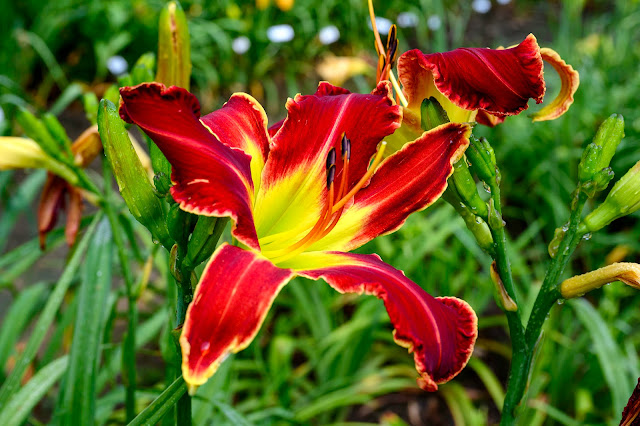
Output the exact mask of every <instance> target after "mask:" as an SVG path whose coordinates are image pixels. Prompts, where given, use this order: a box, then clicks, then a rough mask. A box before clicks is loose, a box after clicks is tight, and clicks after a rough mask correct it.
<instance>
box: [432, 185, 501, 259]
mask: <svg viewBox="0 0 640 426" xmlns="http://www.w3.org/2000/svg"><path fill="white" fill-rule="evenodd" d="M442 198H443V199H444V200H445V201H446V202H447V203H449V204H451V205H452V206H453V208H454V209H455V211H456V212H457V213H458V214H459V215H460V217H461V218H462V220H464V223H465V225H466V226H467V229H468V230H469V231H471V233H472V234H473V236H474V237H475V239H476V241H477V242H478V245H479V246H480V248H481V249H482V250H484V251H485V252H486V253H488V254H489V255H493V254H494V247H493V237H492V236H491V230H490V229H489V225H487V222H485V221H484V220H483V219H482V218H481V217H480V216H476V215H475V214H474V213H473V212H472V211H471V209H470V208H469V207H467V205H465V204H464V203H463V202H462V200H461V199H460V197H459V196H458V194H457V193H456V192H455V190H453V189H452V188H451V187H448V188H447V189H446V190H445V191H444V193H443V194H442Z"/></svg>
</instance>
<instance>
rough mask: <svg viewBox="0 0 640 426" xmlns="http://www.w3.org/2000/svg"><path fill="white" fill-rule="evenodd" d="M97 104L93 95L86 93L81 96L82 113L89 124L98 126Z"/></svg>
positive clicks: (96, 99)
mask: <svg viewBox="0 0 640 426" xmlns="http://www.w3.org/2000/svg"><path fill="white" fill-rule="evenodd" d="M98 103H99V101H98V97H97V96H96V94H95V93H93V92H87V93H85V94H84V95H82V105H83V106H84V113H85V114H86V116H87V120H89V122H90V123H91V124H98Z"/></svg>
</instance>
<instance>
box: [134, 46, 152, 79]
mask: <svg viewBox="0 0 640 426" xmlns="http://www.w3.org/2000/svg"><path fill="white" fill-rule="evenodd" d="M155 67H156V55H154V54H153V53H151V52H149V53H145V54H144V55H142V56H140V58H138V60H137V61H136V64H135V65H134V66H133V69H132V70H131V79H132V80H133V84H140V83H145V82H147V81H153V70H154V69H155Z"/></svg>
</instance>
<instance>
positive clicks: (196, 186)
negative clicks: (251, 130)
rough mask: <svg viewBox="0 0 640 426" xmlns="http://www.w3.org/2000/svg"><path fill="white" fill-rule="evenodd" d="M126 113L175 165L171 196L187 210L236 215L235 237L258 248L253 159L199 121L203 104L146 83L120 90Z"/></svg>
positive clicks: (178, 90) (176, 91)
mask: <svg viewBox="0 0 640 426" xmlns="http://www.w3.org/2000/svg"><path fill="white" fill-rule="evenodd" d="M120 95H121V96H122V101H121V106H120V115H121V117H122V118H123V120H125V121H127V122H129V123H135V124H137V125H138V126H140V127H141V128H142V129H143V130H144V131H145V133H147V134H148V135H149V137H151V139H153V141H154V142H155V143H156V144H157V145H158V147H159V148H160V150H162V152H163V153H164V155H165V156H166V157H167V159H168V160H169V162H170V163H171V165H172V166H173V173H172V177H171V178H172V180H173V181H174V183H175V185H174V186H173V187H172V188H171V195H173V198H174V199H175V200H176V201H177V202H179V203H180V207H181V208H182V209H184V210H186V211H189V212H192V213H197V214H201V215H206V216H230V217H231V218H232V219H233V220H234V222H235V224H236V226H235V228H234V230H233V235H234V236H235V237H236V238H237V239H238V240H240V241H242V243H244V244H246V245H247V246H249V247H251V248H254V249H258V248H259V245H258V239H257V236H256V231H255V226H254V224H253V213H252V200H253V183H252V179H251V169H250V161H251V159H250V157H249V156H248V155H247V154H244V153H243V152H241V151H239V150H237V149H232V148H229V147H228V146H226V145H224V144H222V143H221V142H220V141H219V140H218V139H217V138H216V137H215V136H214V135H212V134H211V132H209V131H208V130H207V129H206V127H204V126H203V125H202V123H201V122H200V121H199V119H198V118H199V114H200V105H199V104H198V100H197V99H196V98H195V96H193V95H192V94H191V93H189V92H187V91H186V90H184V89H181V88H179V87H176V86H172V87H170V88H168V89H167V88H165V87H164V86H163V85H161V84H158V83H145V84H141V85H138V86H135V87H124V88H122V89H120Z"/></svg>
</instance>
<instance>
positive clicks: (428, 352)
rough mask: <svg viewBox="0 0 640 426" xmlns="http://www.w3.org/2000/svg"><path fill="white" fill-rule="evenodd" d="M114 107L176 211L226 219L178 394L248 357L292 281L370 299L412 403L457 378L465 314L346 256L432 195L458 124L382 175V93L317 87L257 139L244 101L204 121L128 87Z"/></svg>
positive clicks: (456, 144)
mask: <svg viewBox="0 0 640 426" xmlns="http://www.w3.org/2000/svg"><path fill="white" fill-rule="evenodd" d="M121 95H122V102H121V107H120V115H121V116H122V118H123V119H124V120H125V121H127V122H130V123H136V124H137V125H138V126H140V127H141V128H142V129H143V130H144V131H145V132H146V133H147V134H148V135H149V136H150V137H151V138H152V139H153V140H154V141H155V143H156V144H157V145H158V147H160V149H161V150H162V151H163V153H164V154H165V155H166V157H167V158H168V160H169V162H170V163H171V164H172V166H173V173H172V180H173V182H174V186H173V187H172V188H171V194H172V195H173V197H174V199H175V200H176V201H177V202H178V203H180V206H181V208H182V209H184V210H186V211H189V212H193V213H197V214H200V215H208V216H229V217H231V219H232V220H233V222H234V226H233V228H232V233H233V236H234V237H235V238H236V239H237V240H238V241H239V243H240V244H241V245H242V247H235V246H231V245H228V244H222V245H221V246H220V247H219V248H218V249H217V250H216V252H215V253H214V254H213V256H212V257H211V259H210V261H209V263H208V264H207V266H206V268H205V270H204V272H203V275H202V277H201V279H200V282H199V284H198V286H197V288H196V291H195V294H194V300H193V303H192V304H191V305H190V306H189V309H188V311H187V317H186V320H185V323H184V327H183V329H182V335H181V337H180V343H181V347H182V360H183V361H182V371H183V376H184V379H185V380H186V381H187V383H188V384H189V388H190V391H191V392H193V391H194V390H195V389H196V388H197V386H199V385H201V384H203V383H204V382H205V381H206V380H207V379H208V378H209V377H210V376H211V375H213V374H214V372H215V371H216V369H217V368H218V366H219V365H220V363H221V362H222V361H223V360H224V359H225V357H226V356H227V355H228V354H230V353H234V352H238V351H240V350H242V349H244V348H245V347H246V346H247V345H249V343H250V342H251V341H252V340H253V338H254V337H255V335H256V334H257V332H258V330H259V328H260V325H261V324H262V322H263V321H264V318H265V316H266V314H267V311H268V310H269V308H270V306H271V304H272V302H273V300H274V298H275V297H276V295H277V294H278V292H279V291H280V289H281V288H282V287H283V286H284V285H285V284H286V283H287V282H288V281H289V280H290V279H292V278H293V277H294V276H296V275H299V276H303V277H307V278H311V279H319V278H322V279H324V280H325V281H326V282H327V283H329V285H331V286H332V287H333V288H334V289H336V290H337V291H339V292H341V293H347V292H348V293H358V294H361V293H367V294H372V295H375V296H377V297H378V298H380V299H382V300H383V301H384V303H385V306H386V308H387V312H388V313H389V316H390V318H391V322H392V323H393V325H394V328H395V330H394V337H395V340H396V342H397V343H398V344H400V345H402V346H405V347H408V348H409V351H410V352H413V353H414V360H415V364H416V368H417V370H418V372H419V373H420V377H419V379H418V383H419V385H420V386H421V387H422V388H423V389H426V390H431V391H433V390H436V389H437V384H438V383H443V382H446V381H448V380H450V379H451V378H452V377H454V376H455V375H456V374H458V372H459V371H460V370H461V369H462V368H463V367H464V366H465V365H466V363H467V361H468V359H469V357H470V356H471V352H472V350H473V345H474V343H475V339H476V337H477V327H476V325H477V319H476V315H475V313H474V312H473V310H472V309H471V308H470V307H469V305H468V304H467V303H466V302H464V301H462V300H459V299H456V298H453V297H440V298H434V297H432V296H430V295H429V294H427V293H426V292H425V291H424V290H422V289H421V288H420V287H419V286H418V285H417V284H415V283H414V282H412V281H411V280H409V279H408V278H406V277H405V276H404V274H403V273H402V272H401V271H399V270H397V269H394V268H393V267H391V266H389V265H387V264H385V263H384V262H382V260H381V259H380V258H379V257H378V256H377V255H364V254H349V253H346V252H347V251H350V250H352V249H355V248H357V247H359V246H361V245H363V244H364V243H366V242H367V241H370V240H371V239H373V238H375V237H376V236H378V235H381V234H385V233H389V232H393V231H394V230H396V229H397V228H399V227H400V226H401V225H402V224H403V223H404V221H405V219H406V218H407V216H408V215H409V214H410V213H412V212H414V211H418V210H422V209H424V208H426V207H427V206H428V205H430V204H431V203H433V202H434V201H435V200H436V199H437V198H438V197H439V196H440V195H441V194H442V192H443V191H444V189H445V187H446V181H447V178H448V177H449V176H450V175H451V173H452V164H453V163H454V162H455V161H457V160H458V159H459V158H460V157H461V156H462V154H463V152H464V150H465V149H466V147H467V145H468V143H469V141H468V137H469V134H470V128H469V126H468V125H467V124H460V123H448V124H446V125H443V126H440V127H437V128H435V129H433V130H431V131H429V132H425V133H424V134H423V135H422V136H421V137H420V138H418V139H416V140H415V141H413V142H411V143H409V144H407V145H406V146H404V148H403V149H401V150H399V151H398V152H396V153H395V154H394V155H391V156H389V157H388V158H386V159H385V160H384V161H382V158H383V151H384V142H383V143H381V144H380V149H378V150H377V147H378V145H379V143H380V141H381V140H382V139H383V138H385V137H386V136H388V135H390V134H391V133H393V132H394V130H395V129H396V128H397V127H398V126H399V125H400V121H401V109H400V108H399V107H398V106H397V105H395V103H394V101H393V99H392V97H391V96H390V85H389V83H388V82H383V83H380V84H379V85H378V87H377V88H376V89H375V90H374V91H373V93H371V94H369V95H361V94H354V93H350V92H348V91H347V90H345V89H341V88H339V87H335V86H332V85H330V84H328V83H321V84H320V86H319V88H318V90H317V92H316V93H315V94H314V95H310V96H301V95H297V96H296V97H295V98H294V99H289V101H288V102H287V111H288V116H287V118H286V119H285V120H283V121H282V122H280V123H278V124H276V126H274V127H272V128H271V129H267V117H266V115H265V113H264V110H263V108H262V107H261V106H260V104H259V103H258V102H257V101H256V100H255V99H253V98H252V97H251V96H249V95H247V94H234V95H233V96H232V97H231V98H230V99H229V102H227V103H226V104H225V105H224V106H223V107H222V108H221V109H219V110H217V111H214V112H212V113H211V114H208V115H205V116H204V117H200V106H199V103H198V101H197V99H196V98H195V97H194V96H193V95H192V94H190V93H189V92H187V91H185V90H183V89H180V88H178V87H170V88H165V87H164V86H162V85H160V84H157V83H150V84H142V85H139V86H136V87H130V88H123V89H121ZM376 151H377V152H376ZM374 155H375V158H374V160H373V164H371V166H370V161H371V158H372V157H374ZM374 172H375V173H374Z"/></svg>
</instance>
